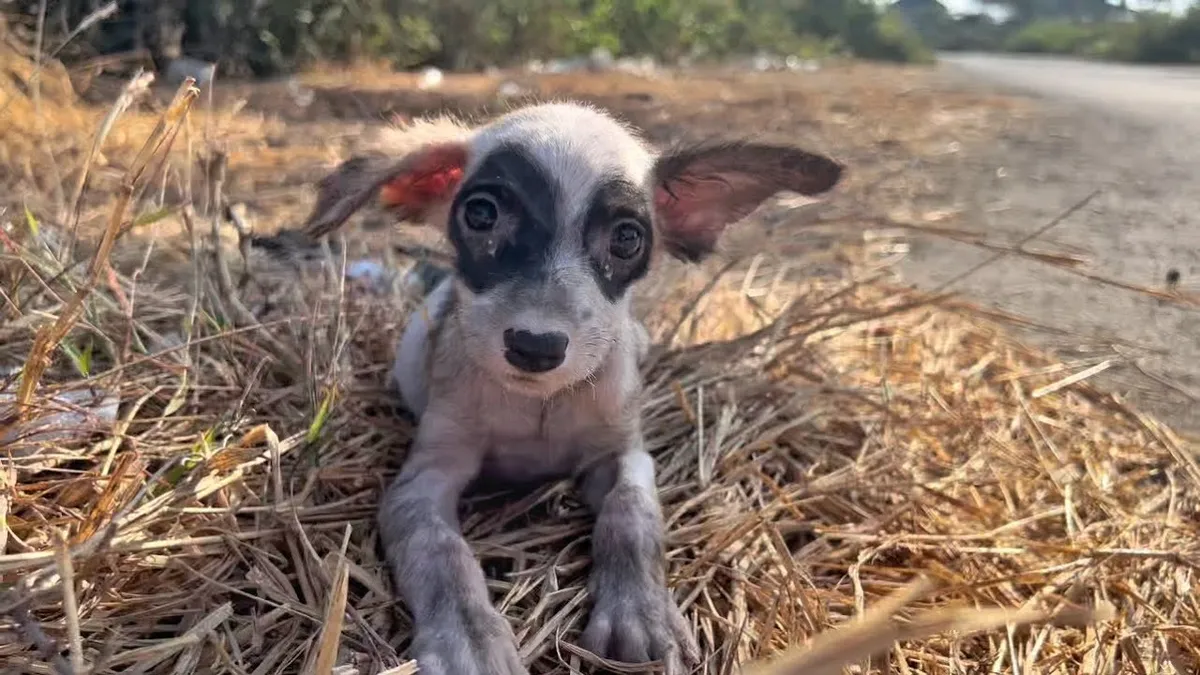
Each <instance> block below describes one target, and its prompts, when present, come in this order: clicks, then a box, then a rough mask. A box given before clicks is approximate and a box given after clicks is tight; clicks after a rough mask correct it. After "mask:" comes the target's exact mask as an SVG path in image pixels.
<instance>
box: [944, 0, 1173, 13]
mask: <svg viewBox="0 0 1200 675" xmlns="http://www.w3.org/2000/svg"><path fill="white" fill-rule="evenodd" d="M942 4H944V5H946V8H947V9H949V10H950V12H951V13H954V14H963V13H969V12H977V11H979V8H980V3H979V2H978V0H942ZM1114 4H1115V3H1114ZM1128 4H1129V7H1130V8H1132V9H1145V8H1149V7H1153V6H1154V4H1155V3H1152V2H1149V1H1148V0H1128ZM1191 4H1192V0H1163V2H1162V3H1161V6H1164V7H1166V6H1169V7H1170V8H1171V10H1172V11H1173V12H1183V11H1186V10H1187V8H1188V7H1189V6H1190V5H1191Z"/></svg>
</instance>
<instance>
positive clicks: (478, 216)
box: [458, 192, 500, 232]
mask: <svg viewBox="0 0 1200 675" xmlns="http://www.w3.org/2000/svg"><path fill="white" fill-rule="evenodd" d="M458 213H459V216H458V217H459V219H460V220H462V222H463V224H464V225H466V226H467V228H468V229H471V230H474V231H476V232H486V231H488V230H490V229H492V228H493V227H495V226H496V221H498V220H499V219H500V205H499V204H497V203H496V198H495V197H493V196H491V195H489V194H487V193H485V192H476V193H475V194H473V195H471V196H470V197H467V198H466V199H464V200H463V203H462V206H460V207H459V210H458Z"/></svg>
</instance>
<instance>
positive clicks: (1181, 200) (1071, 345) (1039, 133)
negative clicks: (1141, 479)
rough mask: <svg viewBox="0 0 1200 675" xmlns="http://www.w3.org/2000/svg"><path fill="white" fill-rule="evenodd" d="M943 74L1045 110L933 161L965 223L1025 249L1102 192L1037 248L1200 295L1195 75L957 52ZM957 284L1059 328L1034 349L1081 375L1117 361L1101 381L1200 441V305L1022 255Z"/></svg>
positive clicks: (975, 256) (956, 251) (942, 267)
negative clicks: (1027, 241) (1069, 363)
mask: <svg viewBox="0 0 1200 675" xmlns="http://www.w3.org/2000/svg"><path fill="white" fill-rule="evenodd" d="M941 69H942V74H943V75H944V77H945V82H946V83H947V86H954V87H973V88H986V89H989V90H993V91H1001V92H1006V93H1016V94H1020V95H1027V96H1028V97H1030V98H1032V99H1033V101H1034V103H1035V107H1036V108H1037V111H1038V113H1037V119H1036V120H1035V121H1032V122H1030V121H1023V122H1021V123H1020V124H1016V123H1014V124H1013V125H1011V126H1010V127H1009V128H1007V129H1005V130H1003V132H1002V133H1001V135H1000V138H999V139H998V140H997V141H996V142H995V143H994V144H991V145H989V146H988V147H985V148H983V149H982V150H976V151H970V152H966V151H964V152H960V153H952V154H948V155H947V157H946V159H941V160H936V161H938V162H941V163H944V164H945V166H944V167H942V168H943V169H944V170H943V171H939V175H942V176H944V177H945V178H944V183H945V184H944V186H943V190H944V192H945V195H944V198H945V199H946V200H947V201H949V202H951V205H952V206H953V207H955V208H957V209H959V210H960V211H961V213H962V216H961V222H960V223H959V225H960V226H961V227H965V228H968V229H972V230H975V231H983V232H986V233H987V234H988V236H989V237H992V238H994V239H995V240H998V241H1007V242H1010V243H1011V242H1015V241H1016V240H1019V239H1020V238H1021V237H1023V236H1025V235H1028V234H1030V233H1032V232H1034V231H1035V230H1037V229H1038V228H1040V227H1042V226H1044V225H1046V224H1047V223H1049V222H1050V221H1052V220H1053V219H1054V218H1055V217H1056V216H1059V215H1061V214H1062V213H1063V212H1064V211H1065V210H1067V209H1068V208H1070V207H1071V205H1072V204H1075V203H1076V202H1078V201H1079V200H1080V199H1082V198H1084V197H1085V196H1087V194H1088V193H1090V192H1092V191H1095V190H1099V191H1100V194H1099V196H1097V197H1096V198H1095V199H1094V200H1093V201H1092V202H1090V203H1089V205H1088V206H1087V207H1085V208H1084V209H1083V210H1081V211H1080V212H1078V213H1076V214H1075V215H1074V216H1072V217H1070V218H1068V219H1066V220H1065V221H1063V222H1062V223H1061V224H1060V225H1058V226H1056V227H1055V228H1054V229H1053V230H1051V231H1050V232H1048V233H1047V234H1046V235H1045V236H1044V237H1042V238H1039V239H1038V240H1036V241H1035V242H1033V244H1032V245H1033V246H1034V247H1036V248H1038V249H1041V250H1050V251H1055V250H1062V251H1066V252H1070V253H1076V254H1080V255H1083V256H1084V257H1086V258H1087V260H1088V264H1087V266H1086V271H1087V272H1089V273H1093V274H1096V275H1099V276H1102V277H1106V278H1109V279H1114V280H1117V281H1120V282H1122V283H1127V284H1133V285H1137V286H1144V287H1150V288H1155V289H1159V290H1166V289H1167V288H1169V287H1170V285H1169V283H1168V279H1170V278H1177V279H1178V285H1177V286H1176V288H1178V289H1179V290H1181V291H1184V292H1188V293H1193V294H1197V295H1200V68H1185V67H1142V66H1129V65H1115V64H1101V63H1090V62H1082V61H1073V60H1065V59H1053V58H1041V57H1009V56H993V55H984V54H955V55H945V56H943V58H942V66H941ZM990 255H992V254H991V253H990V252H987V251H982V250H979V249H977V248H974V247H970V246H966V245H963V244H957V243H954V242H949V241H945V240H934V239H931V240H922V241H918V242H914V244H913V251H912V255H911V257H910V260H909V262H908V263H906V265H905V267H904V268H903V270H902V271H903V273H904V274H905V276H906V277H907V278H908V279H910V280H911V281H912V282H914V283H915V284H916V285H918V286H931V285H937V284H940V283H942V282H944V281H947V280H948V279H950V278H952V277H954V276H955V275H957V274H959V273H960V272H963V271H965V270H967V269H969V268H970V267H971V266H973V265H975V264H976V263H978V262H980V261H982V260H984V259H985V258H987V257H989V256H990ZM953 288H954V289H955V290H958V291H960V292H962V293H963V294H964V295H966V296H968V297H972V298H974V299H976V300H978V301H980V302H981V303H982V304H985V305H991V306H993V307H997V308H999V309H1002V310H1005V311H1008V312H1012V313H1016V314H1019V315H1021V316H1024V317H1028V318H1031V319H1033V320H1034V321H1037V322H1039V323H1042V324H1045V325H1048V326H1052V327H1055V328H1058V329H1061V332H1057V333H1056V332H1055V331H1037V332H1036V334H1034V335H1033V336H1032V338H1033V339H1034V340H1035V341H1036V340H1040V341H1041V343H1042V345H1043V346H1046V347H1050V348H1052V349H1055V350H1057V351H1058V353H1059V355H1060V356H1061V357H1062V358H1064V359H1069V360H1073V361H1075V362H1076V363H1077V364H1078V365H1077V368H1078V369H1079V370H1082V369H1083V368H1086V367H1087V365H1088V364H1094V363H1096V362H1098V361H1101V360H1104V359H1112V360H1113V367H1111V368H1110V369H1109V370H1107V371H1105V372H1104V373H1102V374H1100V375H1098V376H1097V377H1096V378H1094V381H1095V382H1096V383H1097V384H1099V385H1101V386H1103V387H1106V388H1108V389H1110V390H1113V391H1116V392H1117V393H1119V394H1121V395H1122V396H1123V397H1125V398H1126V399H1127V400H1130V401H1131V402H1133V403H1134V404H1135V405H1136V406H1137V407H1139V408H1141V409H1142V410H1145V411H1147V412H1150V413H1151V414H1154V415H1157V416H1158V417H1160V418H1162V419H1164V420H1165V421H1167V422H1168V423H1171V424H1172V425H1174V426H1175V427H1176V428H1177V429H1179V430H1181V431H1184V432H1187V433H1200V308H1196V307H1191V306H1186V305H1182V304H1179V303H1173V302H1164V301H1161V300H1155V299H1153V298H1150V297H1148V296H1146V295H1145V294H1140V293H1136V292H1129V291H1124V290H1121V289H1118V288H1114V287H1112V286H1108V285H1103V284H1099V283H1096V282H1095V281H1089V280H1086V279H1082V278H1080V277H1078V276H1075V275H1071V274H1068V273H1067V272H1065V271H1063V270H1061V269H1056V268H1054V267H1052V266H1048V265H1045V264H1042V263H1037V262H1032V261H1029V260H1025V259H1020V258H1008V259H1005V260H1004V261H1002V262H1000V263H997V264H993V265H990V266H988V267H986V268H985V269H983V270H982V271H980V272H978V273H976V274H974V275H972V276H970V277H969V278H968V279H966V280H964V281H962V282H961V283H958V284H955V285H954V286H953Z"/></svg>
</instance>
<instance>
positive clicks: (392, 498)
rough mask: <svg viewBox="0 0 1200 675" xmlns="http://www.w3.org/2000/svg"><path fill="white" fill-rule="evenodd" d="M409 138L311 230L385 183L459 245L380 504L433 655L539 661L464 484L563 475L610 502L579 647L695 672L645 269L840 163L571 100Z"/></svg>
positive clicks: (488, 674) (402, 361)
mask: <svg viewBox="0 0 1200 675" xmlns="http://www.w3.org/2000/svg"><path fill="white" fill-rule="evenodd" d="M397 138H403V139H404V141H403V143H405V144H406V146H405V147H404V148H403V149H402V150H401V151H399V152H398V153H396V154H392V155H391V156H377V157H373V158H372V157H365V156H364V157H356V158H354V159H351V160H349V161H348V162H346V163H345V164H343V165H342V166H341V167H339V169H338V170H337V171H335V172H334V173H333V174H332V175H330V176H329V177H327V178H326V179H324V180H323V181H322V183H321V188H320V195H319V197H318V201H317V206H316V209H315V210H314V213H313V215H312V218H311V219H310V221H309V226H308V227H307V233H308V234H309V235H317V236H319V235H321V234H325V233H327V232H329V231H331V230H332V229H334V228H336V227H338V226H339V225H340V224H341V223H342V222H344V221H345V220H346V219H347V218H348V217H349V216H350V215H351V214H352V213H353V212H354V211H355V210H356V209H358V208H359V207H361V206H362V205H363V204H365V203H366V202H367V201H369V200H370V199H371V198H372V197H374V196H376V195H379V196H381V197H382V199H383V201H384V202H385V203H386V204H387V205H388V206H390V207H391V208H392V209H394V211H395V213H396V214H397V215H398V216H400V217H403V218H406V219H411V220H419V221H424V222H429V223H435V224H438V225H441V226H444V227H445V228H446V229H445V233H446V234H447V236H448V237H449V240H450V242H451V244H452V245H453V248H454V253H455V265H454V269H453V270H452V273H451V274H449V275H448V276H446V277H445V278H443V279H442V280H441V281H440V282H438V284H437V286H436V287H435V288H434V289H433V290H432V291H431V292H430V293H429V294H428V296H427V297H426V299H425V303H424V306H423V307H422V308H420V309H419V310H418V311H417V312H415V313H414V315H413V316H412V317H411V319H410V321H409V322H408V324H407V327H406V329H405V332H404V335H403V336H402V338H401V340H400V343H399V344H398V345H397V349H396V358H395V363H394V367H393V370H392V376H391V377H392V380H393V382H394V384H395V386H396V388H397V389H398V390H399V393H400V395H401V397H402V398H403V399H404V402H405V404H406V405H407V406H408V407H409V408H410V409H411V411H412V412H413V413H414V414H415V415H416V416H417V418H418V420H419V423H418V429H417V433H416V439H415V441H414V443H413V446H412V449H411V451H410V454H409V457H408V459H407V460H406V462H405V464H404V466H403V467H402V469H401V472H400V475H399V476H398V477H397V478H396V480H395V482H394V483H393V484H392V485H391V486H390V487H389V488H388V490H387V492H386V494H385V495H384V497H383V500H382V502H381V504H380V507H379V513H378V517H379V523H380V532H381V537H382V543H383V546H384V549H385V551H386V556H387V559H388V561H389V563H390V565H391V567H392V572H393V578H394V582H395V585H396V588H397V590H398V593H399V595H400V597H401V598H402V599H403V601H404V602H405V603H406V605H407V606H408V608H409V611H410V613H411V614H412V617H413V622H414V637H413V644H412V651H413V655H414V656H415V658H416V659H417V661H418V664H419V666H420V668H421V670H422V673H427V674H430V675H518V674H525V673H527V670H526V667H525V665H524V664H523V663H522V661H521V658H520V656H519V655H518V650H517V644H516V640H515V638H514V634H513V632H512V630H511V627H510V626H509V624H508V622H507V620H506V619H505V618H504V617H503V616H501V615H500V613H499V612H498V611H497V610H496V609H495V608H494V607H493V605H492V603H491V600H490V598H489V595H488V591H487V587H486V585H485V579H484V576H483V571H482V569H481V568H480V566H479V564H478V562H477V561H476V559H475V557H474V555H473V554H472V552H471V549H470V547H469V546H468V544H467V542H466V541H465V540H464V539H463V536H462V533H461V529H460V525H459V520H458V513H457V512H458V504H459V501H460V497H461V496H462V495H463V494H464V492H465V491H467V490H468V489H469V488H470V487H471V486H472V485H474V484H478V483H480V482H487V483H489V484H494V483H524V484H529V483H530V482H537V481H550V480H559V479H564V478H573V479H574V480H575V481H576V482H577V484H578V485H579V487H580V491H581V494H582V497H583V500H584V502H585V503H586V504H587V505H588V506H589V507H590V508H591V509H592V510H593V511H594V512H595V514H596V522H595V526H594V530H593V536H592V554H593V568H592V571H591V573H590V578H589V583H588V589H589V594H590V596H591V598H592V602H593V606H592V608H591V615H590V617H589V619H588V622H587V625H586V627H585V629H584V632H583V635H582V643H583V645H584V646H585V647H586V648H588V649H590V650H591V651H593V652H596V653H598V654H600V655H602V656H604V657H607V658H610V659H615V660H619V661H625V662H633V663H640V662H646V661H651V660H662V661H663V662H664V664H665V667H666V670H667V672H668V673H682V672H686V671H685V669H686V668H687V667H690V666H695V665H696V664H697V663H698V659H699V653H698V652H699V650H698V648H697V645H696V641H695V638H694V637H693V635H692V632H691V630H690V628H689V627H688V625H687V623H686V621H685V620H684V618H683V616H682V614H681V613H680V611H679V609H678V606H677V605H676V603H675V601H674V600H673V599H672V597H671V593H670V591H669V590H668V589H667V584H666V574H665V556H664V532H663V518H662V513H661V507H660V504H659V500H658V496H657V490H656V486H655V470H654V463H653V461H652V459H651V457H650V455H649V454H648V453H647V452H646V449H645V447H644V443H643V437H642V428H641V417H640V403H641V400H640V393H641V387H642V383H641V377H640V372H639V362H640V360H641V359H642V358H643V357H644V356H645V354H646V349H647V348H648V338H647V335H646V331H645V329H644V328H643V327H642V325H641V324H640V323H639V322H638V321H637V320H636V319H635V318H634V316H633V313H632V311H631V306H630V303H631V298H630V288H631V286H632V285H633V284H635V283H637V282H638V281H639V280H640V279H642V278H643V277H644V276H645V275H646V274H647V273H648V271H649V270H650V268H651V266H652V263H653V261H654V260H656V259H657V258H658V257H660V256H661V255H664V254H666V255H673V256H675V257H677V258H680V259H683V260H687V261H698V260H700V259H702V258H704V257H705V256H707V255H708V254H710V253H711V252H712V251H713V250H714V248H715V246H716V244H717V242H718V239H719V237H720V235H721V233H722V231H723V230H724V229H725V228H726V227H727V226H728V225H730V224H732V223H735V222H737V221H738V220H741V219H742V218H743V217H744V216H746V215H748V214H749V213H750V212H751V211H753V210H755V209H756V208H757V207H758V206H759V205H760V204H761V203H762V202H763V201H764V200H765V199H766V198H767V197H769V196H771V195H773V194H775V193H778V192H781V191H790V192H798V193H801V194H806V195H816V194H820V193H823V192H826V191H827V190H829V189H831V188H832V187H833V186H834V185H835V184H837V182H838V181H839V179H840V177H841V173H842V168H841V166H840V165H839V164H838V163H836V162H835V161H833V160H831V159H829V158H827V157H823V156H820V155H817V154H813V153H809V152H805V151H803V150H799V149H796V148H791V147H786V146H776V145H767V144H758V143H715V144H706V145H701V146H696V147H690V148H680V149H677V150H673V151H669V152H661V153H660V152H656V151H655V150H654V149H652V148H651V147H650V146H649V145H647V144H646V143H645V142H644V141H643V140H641V138H639V136H638V135H637V134H636V133H635V132H633V131H632V130H631V129H629V128H628V127H626V126H625V125H623V124H621V123H620V122H618V121H617V120H615V119H614V118H612V117H610V116H609V115H607V114H605V113H603V112H601V111H599V110H596V109H594V108H591V107H588V106H584V105H577V104H570V103H551V104H542V105H536V106H530V107H526V108H522V109H518V110H516V111H514V112H511V113H509V114H507V115H505V116H503V117H500V118H498V119H497V120H495V121H493V122H492V123H490V124H488V125H486V126H483V127H480V128H477V129H469V128H467V127H465V126H461V125H458V124H456V123H453V122H451V121H447V120H442V121H440V122H438V121H434V122H423V123H420V124H418V125H417V126H416V127H414V128H411V129H408V130H405V131H403V132H401V136H397ZM413 139H417V140H416V141H414V140H413ZM397 154H399V155H402V156H397Z"/></svg>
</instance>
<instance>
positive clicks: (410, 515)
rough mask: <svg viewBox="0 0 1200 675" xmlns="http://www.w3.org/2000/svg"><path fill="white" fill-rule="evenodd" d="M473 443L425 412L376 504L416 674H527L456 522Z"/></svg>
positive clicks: (476, 457)
mask: <svg viewBox="0 0 1200 675" xmlns="http://www.w3.org/2000/svg"><path fill="white" fill-rule="evenodd" d="M478 445H479V442H478V440H477V439H472V438H469V437H468V434H466V433H464V431H463V430H462V429H461V427H460V425H458V424H456V423H455V422H454V421H453V420H452V419H450V418H449V416H447V415H441V414H439V411H438V410H436V409H435V408H431V409H429V410H427V411H426V413H425V415H424V416H423V417H422V419H421V424H420V428H419V429H418V430H417V438H416V440H415V442H414V443H413V449H412V454H411V456H410V457H409V459H408V461H407V462H406V463H405V466H404V468H403V469H402V470H401V473H400V475H399V476H398V477H397V478H396V481H395V482H394V483H393V484H392V485H391V487H389V488H388V491H387V494H386V495H384V498H383V502H382V503H381V504H380V507H379V522H380V534H381V538H382V539H383V545H384V547H385V551H386V554H387V559H388V562H389V563H390V564H391V567H392V573H393V578H394V580H395V584H396V588H397V590H398V592H399V594H400V596H401V598H402V599H403V600H404V602H405V604H407V606H408V609H409V612H410V613H411V614H412V618H413V630H414V635H413V643H412V653H413V656H414V658H416V660H417V665H418V666H419V667H420V669H421V673H422V675H527V671H526V669H525V666H524V665H523V664H522V663H521V658H520V656H519V655H518V653H517V645H516V639H515V638H514V636H513V632H512V628H511V627H510V626H509V625H508V622H507V621H506V620H505V619H504V617H503V616H501V615H500V613H499V612H497V611H496V609H495V608H494V607H493V606H492V603H491V599H490V598H489V597H488V591H487V586H486V585H485V581H484V577H483V570H482V569H480V567H479V563H478V562H477V561H476V560H475V556H474V555H473V554H472V553H471V549H470V547H469V546H468V545H467V542H466V541H465V540H464V539H463V537H462V532H461V527H460V525H459V521H458V500H459V497H460V496H461V495H462V492H463V490H464V489H465V488H466V486H467V485H468V484H469V483H470V482H471V480H472V479H473V478H474V477H475V475H476V474H477V473H478V472H479V467H480V464H481V461H482V456H483V449H482V448H479V447H478Z"/></svg>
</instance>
